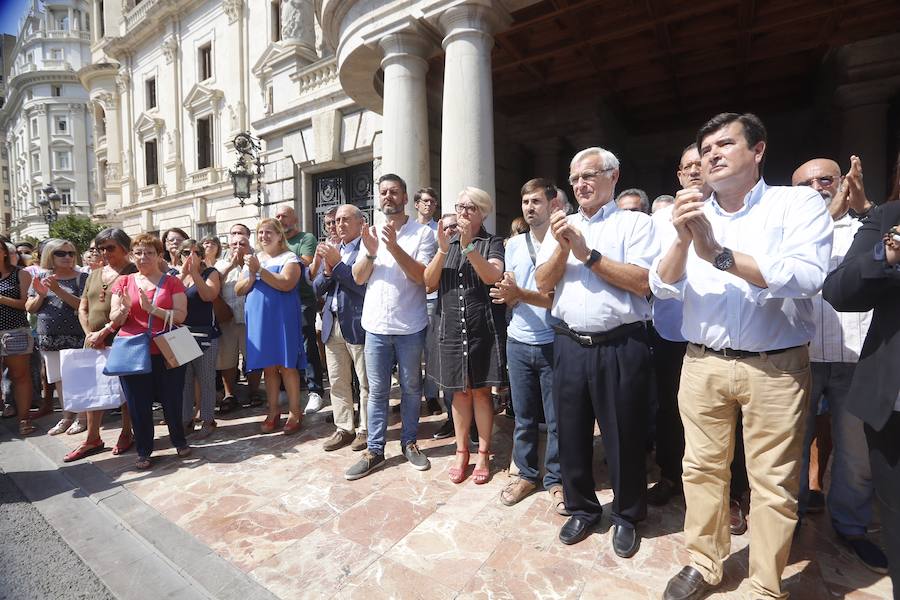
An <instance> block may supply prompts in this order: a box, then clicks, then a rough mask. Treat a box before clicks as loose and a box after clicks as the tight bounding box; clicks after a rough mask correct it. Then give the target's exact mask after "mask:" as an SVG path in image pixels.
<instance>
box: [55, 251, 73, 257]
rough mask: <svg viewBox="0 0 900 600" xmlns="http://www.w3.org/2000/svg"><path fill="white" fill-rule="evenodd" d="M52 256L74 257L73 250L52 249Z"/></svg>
mask: <svg viewBox="0 0 900 600" xmlns="http://www.w3.org/2000/svg"><path fill="white" fill-rule="evenodd" d="M53 256H55V257H56V258H65V257H66V256H71V257H73V258H74V257H75V251H74V250H54V251H53Z"/></svg>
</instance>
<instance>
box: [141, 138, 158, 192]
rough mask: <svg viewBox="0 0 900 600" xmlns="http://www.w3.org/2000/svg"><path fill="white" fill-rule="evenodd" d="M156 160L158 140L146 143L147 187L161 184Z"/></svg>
mask: <svg viewBox="0 0 900 600" xmlns="http://www.w3.org/2000/svg"><path fill="white" fill-rule="evenodd" d="M157 169H158V166H157V160H156V140H148V141H146V142H144V170H145V172H146V174H147V177H146V185H156V184H157V183H159V173H158V170H157Z"/></svg>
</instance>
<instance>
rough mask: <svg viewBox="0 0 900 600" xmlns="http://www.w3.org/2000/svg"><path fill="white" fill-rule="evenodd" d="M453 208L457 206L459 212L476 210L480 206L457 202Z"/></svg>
mask: <svg viewBox="0 0 900 600" xmlns="http://www.w3.org/2000/svg"><path fill="white" fill-rule="evenodd" d="M453 208H455V209H456V212H458V213H463V212H475V211H476V210H478V207H477V206H475V205H474V204H456V205H455V206H454V207H453Z"/></svg>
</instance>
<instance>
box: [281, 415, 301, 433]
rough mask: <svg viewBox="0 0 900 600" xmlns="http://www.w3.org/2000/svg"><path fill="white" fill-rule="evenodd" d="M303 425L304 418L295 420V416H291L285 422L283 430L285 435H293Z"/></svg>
mask: <svg viewBox="0 0 900 600" xmlns="http://www.w3.org/2000/svg"><path fill="white" fill-rule="evenodd" d="M301 427H303V418H300V419H297V420H296V421H294V420H293V417H289V418H288V420H287V421H285V423H284V429H282V430H281V432H282V433H284V435H293V434H295V433H297V432H298V431H300V428H301Z"/></svg>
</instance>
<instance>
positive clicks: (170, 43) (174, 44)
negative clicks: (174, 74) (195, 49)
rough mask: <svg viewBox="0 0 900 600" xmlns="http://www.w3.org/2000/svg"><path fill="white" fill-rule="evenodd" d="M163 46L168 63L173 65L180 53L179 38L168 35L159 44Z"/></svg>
mask: <svg viewBox="0 0 900 600" xmlns="http://www.w3.org/2000/svg"><path fill="white" fill-rule="evenodd" d="M159 47H160V48H162V51H163V56H164V57H165V58H166V64H167V65H171V64H172V61H174V60H175V56H176V54H177V53H178V40H177V39H176V38H175V37H174V36H171V37H168V38H166V39H165V40H163V42H162V43H161V44H160V45H159Z"/></svg>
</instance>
